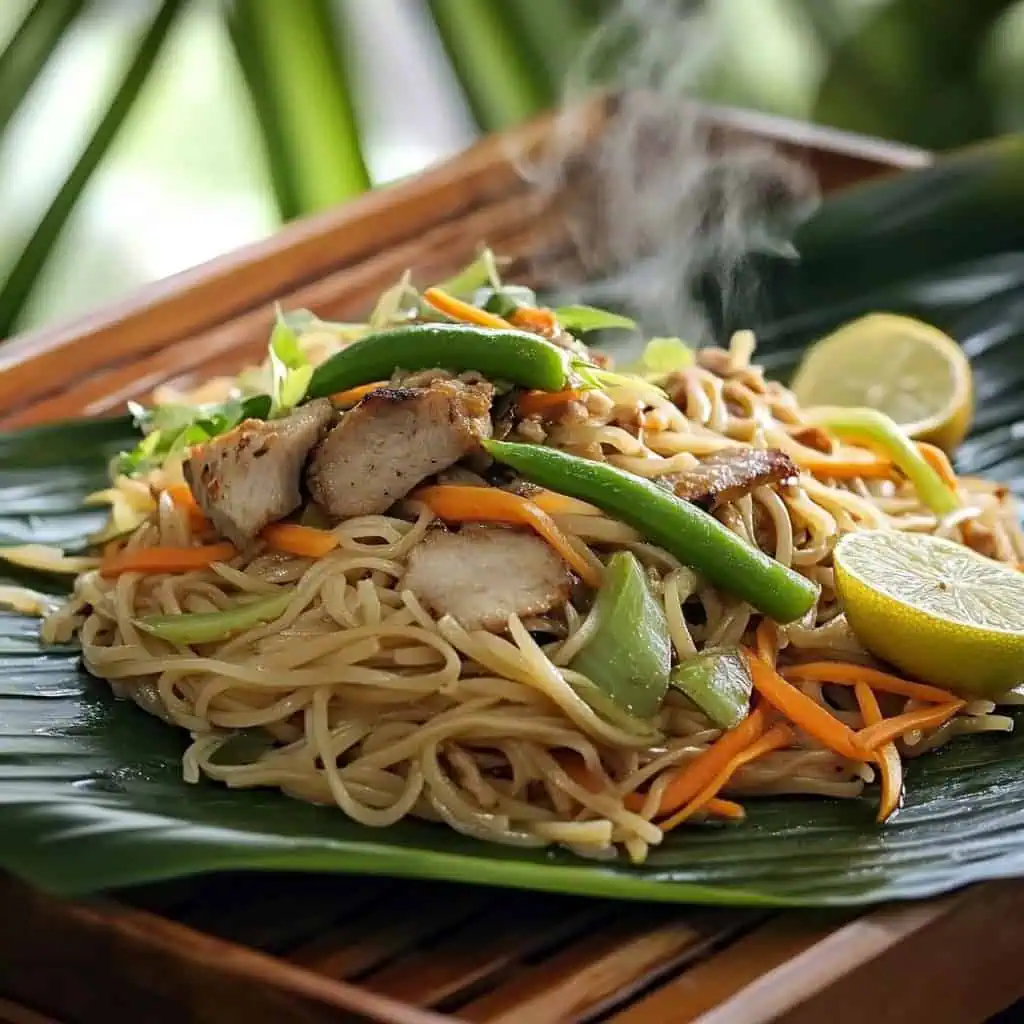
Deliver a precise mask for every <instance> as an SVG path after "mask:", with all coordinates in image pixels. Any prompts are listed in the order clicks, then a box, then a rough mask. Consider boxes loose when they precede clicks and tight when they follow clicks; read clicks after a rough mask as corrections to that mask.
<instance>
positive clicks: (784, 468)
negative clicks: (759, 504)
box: [664, 448, 799, 509]
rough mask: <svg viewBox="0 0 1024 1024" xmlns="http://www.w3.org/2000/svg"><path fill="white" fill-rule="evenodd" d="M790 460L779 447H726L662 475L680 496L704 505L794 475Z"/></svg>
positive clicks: (724, 501) (711, 505) (713, 505)
mask: <svg viewBox="0 0 1024 1024" xmlns="http://www.w3.org/2000/svg"><path fill="white" fill-rule="evenodd" d="M798 473H799V470H798V469H797V467H796V464H795V463H794V462H793V460H792V459H791V458H790V457H789V456H788V455H787V454H786V453H785V452H782V451H779V449H778V448H727V449H725V450H724V451H721V452H719V453H718V454H717V455H711V456H709V457H708V458H706V459H701V461H700V463H698V465H696V466H694V467H693V469H689V470H687V471H686V472H685V473H675V474H673V475H671V476H667V477H665V478H664V479H665V481H666V482H667V483H669V484H671V485H672V489H673V490H674V491H675V493H676V495H678V497H680V498H685V499H686V500H687V501H692V502H693V503H694V504H695V505H699V506H700V507H701V508H704V509H712V508H716V507H717V506H718V505H727V504H728V503H729V502H731V501H736V500H737V499H738V498H742V497H743V495H744V494H750V492H751V491H754V490H756V489H757V488H758V487H763V486H764V485H765V484H777V483H780V482H781V481H783V480H789V479H790V478H792V477H796V476H797V475H798Z"/></svg>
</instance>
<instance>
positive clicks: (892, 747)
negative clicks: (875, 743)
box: [853, 682, 903, 823]
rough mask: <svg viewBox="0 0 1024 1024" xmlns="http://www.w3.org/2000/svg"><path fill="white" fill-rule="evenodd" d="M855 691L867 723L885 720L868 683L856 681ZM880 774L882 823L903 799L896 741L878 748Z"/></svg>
mask: <svg viewBox="0 0 1024 1024" xmlns="http://www.w3.org/2000/svg"><path fill="white" fill-rule="evenodd" d="M853 692H854V695H855V696H856V698H857V704H858V706H859V707H860V713H861V717H862V718H863V719H864V721H865V723H866V724H867V725H869V726H870V725H878V724H879V723H880V722H883V721H885V719H884V718H883V717H882V709H881V708H880V707H879V706H878V698H877V697H875V693H874V691H873V690H872V689H871V687H870V686H868V684H867V683H861V682H857V683H854V685H853ZM878 774H879V776H880V779H881V791H882V792H881V797H880V799H879V803H878V821H879V823H881V822H883V821H885V820H887V819H888V818H890V817H892V815H893V814H895V813H896V811H897V810H898V809H899V806H900V803H901V801H902V800H903V761H902V760H901V759H900V752H899V751H898V750H897V749H896V744H895V743H883V744H882V745H881V746H880V747H879V748H878Z"/></svg>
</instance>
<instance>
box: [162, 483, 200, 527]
mask: <svg viewBox="0 0 1024 1024" xmlns="http://www.w3.org/2000/svg"><path fill="white" fill-rule="evenodd" d="M165 493H166V494H168V495H169V496H170V499H171V501H172V502H173V503H174V505H175V507H176V508H179V509H181V511H182V512H184V513H185V514H186V515H187V516H188V525H189V527H190V529H191V530H192V532H193V533H203V532H204V531H205V530H209V529H210V527H211V524H210V520H209V519H207V518H206V516H204V515H203V510H202V509H201V508H200V507H199V504H198V502H197V501H196V499H195V496H194V495H193V494H192V491H191V489H190V488H189V486H188V484H171V485H170V486H169V487H167V488H165Z"/></svg>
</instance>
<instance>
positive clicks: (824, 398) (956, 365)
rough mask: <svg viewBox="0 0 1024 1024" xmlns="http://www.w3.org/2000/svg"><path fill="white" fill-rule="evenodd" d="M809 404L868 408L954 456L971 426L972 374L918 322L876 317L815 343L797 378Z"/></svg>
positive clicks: (953, 347)
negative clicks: (881, 413) (888, 417)
mask: <svg viewBox="0 0 1024 1024" xmlns="http://www.w3.org/2000/svg"><path fill="white" fill-rule="evenodd" d="M793 392H794V393H795V394H796V397H797V399H798V400H799V402H800V403H801V405H804V406H812V405H842V406H866V407H867V408H870V409H877V410H879V411H880V412H884V413H886V414H887V415H888V416H890V417H891V418H892V419H893V420H895V421H896V423H898V424H899V425H900V426H901V427H903V429H904V430H906V431H907V433H908V434H910V436H911V437H914V438H917V439H919V440H922V441H930V442H932V443H933V444H937V445H939V447H941V448H944V449H945V450H946V451H952V450H953V449H954V448H955V447H956V446H957V445H958V444H959V443H960V442H961V441H962V440H963V439H964V436H965V434H966V433H967V430H968V428H969V427H970V422H971V416H972V413H973V407H974V406H973V401H974V400H973V387H972V381H971V368H970V364H969V363H968V361H967V357H966V356H965V355H964V353H963V351H962V350H961V348H960V346H959V345H957V343H956V342H955V341H953V339H952V338H950V337H949V336H948V335H946V334H943V333H942V331H940V330H939V329H938V328H936V327H932V326H931V325H930V324H926V323H922V322H921V321H920V320H915V319H913V318H912V317H907V316H897V315H895V314H892V313H872V314H869V315H868V316H863V317H861V318H860V319H858V320H854V321H852V322H851V323H848V324H846V325H844V326H843V327H840V328H838V329H837V330H836V331H834V332H833V333H832V334H830V335H828V336H827V337H825V338H823V339H822V340H821V341H819V342H817V343H816V344H815V345H812V346H811V348H810V349H809V350H808V352H807V355H806V356H805V357H804V360H803V362H802V363H801V365H800V368H799V369H798V370H797V373H796V376H795V377H794V379H793Z"/></svg>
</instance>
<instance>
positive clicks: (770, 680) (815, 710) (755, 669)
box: [747, 652, 868, 761]
mask: <svg viewBox="0 0 1024 1024" xmlns="http://www.w3.org/2000/svg"><path fill="white" fill-rule="evenodd" d="M747 667H748V668H749V670H750V677H751V679H752V680H753V681H754V689H755V690H757V692H758V693H759V694H761V696H762V697H763V698H764V699H765V700H766V701H768V703H769V704H771V705H772V706H773V707H774V708H775V709H776V710H777V711H779V712H781V713H782V715H783V717H785V718H788V719H789V720H790V721H791V722H792V723H793V724H794V725H795V726H797V727H798V728H799V729H802V730H803V731H804V732H805V733H807V734H808V735H809V736H813V737H814V738H815V739H816V740H817V741H818V742H819V743H820V744H822V746H825V747H827V748H828V749H829V750H832V751H835V753H837V754H839V755H840V757H847V758H849V759H850V760H851V761H866V760H867V759H868V753H867V750H866V749H865V747H864V746H863V744H861V743H860V742H859V741H858V739H857V736H856V734H855V733H854V731H853V730H852V729H851V728H850V727H849V726H847V725H844V724H843V723H842V722H840V721H839V719H838V718H835V717H834V716H832V715H831V714H829V712H828V711H827V710H826V709H825V708H823V707H822V706H821V705H820V704H816V703H815V702H814V701H813V700H811V698H810V697H808V696H807V694H805V693H801V692H800V690H798V689H797V688H796V687H795V686H793V684H792V683H789V682H787V681H786V680H785V679H783V678H782V676H780V675H779V674H778V672H776V671H775V669H773V668H772V666H771V665H768V664H766V663H765V662H763V661H762V660H761V659H760V658H757V657H755V656H754V655H752V654H750V652H747Z"/></svg>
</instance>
